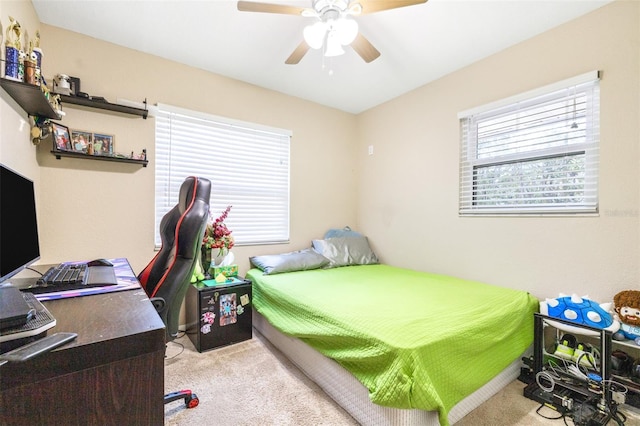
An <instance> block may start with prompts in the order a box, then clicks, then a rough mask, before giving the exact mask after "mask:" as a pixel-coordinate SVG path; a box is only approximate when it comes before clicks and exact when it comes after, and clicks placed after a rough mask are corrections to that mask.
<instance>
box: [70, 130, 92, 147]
mask: <svg viewBox="0 0 640 426" xmlns="http://www.w3.org/2000/svg"><path fill="white" fill-rule="evenodd" d="M92 142H93V133H91V132H86V131H84V130H71V150H72V151H75V152H87V150H88V148H89V145H90V144H91V143H92Z"/></svg>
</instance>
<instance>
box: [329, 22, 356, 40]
mask: <svg viewBox="0 0 640 426" xmlns="http://www.w3.org/2000/svg"><path fill="white" fill-rule="evenodd" d="M333 28H334V30H335V33H336V36H337V37H338V40H340V44H342V45H343V46H347V45H349V44H351V43H352V42H353V40H355V39H356V36H357V35H358V23H357V22H356V21H355V20H354V19H349V18H340V19H338V20H337V21H335V22H334V25H333Z"/></svg>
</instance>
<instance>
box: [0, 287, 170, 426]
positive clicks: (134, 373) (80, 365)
mask: <svg viewBox="0 0 640 426" xmlns="http://www.w3.org/2000/svg"><path fill="white" fill-rule="evenodd" d="M12 281H14V280H12ZM43 304H44V305H45V306H46V307H47V309H48V310H49V311H50V312H51V314H52V315H53V316H54V317H55V318H56V321H57V324H56V326H55V327H53V328H51V329H50V330H49V331H48V333H49V334H52V333H56V332H60V331H69V332H75V333H78V337H77V339H76V340H74V341H73V342H71V343H68V344H66V345H64V346H62V347H60V348H58V349H55V350H54V351H52V352H50V353H47V354H44V355H41V356H39V357H36V358H34V359H32V360H30V361H27V362H24V363H7V364H4V365H2V366H0V425H2V426H4V425H49V424H55V425H162V424H163V422H164V419H163V417H164V402H163V395H164V353H165V341H164V339H165V331H164V324H163V323H162V320H161V319H160V317H159V315H158V314H157V313H156V311H155V309H154V308H153V306H152V305H151V302H150V301H149V299H148V298H147V296H146V294H145V292H144V290H142V289H139V290H127V291H121V292H114V293H107V294H100V295H94V296H85V297H76V298H69V299H59V300H51V301H47V302H43Z"/></svg>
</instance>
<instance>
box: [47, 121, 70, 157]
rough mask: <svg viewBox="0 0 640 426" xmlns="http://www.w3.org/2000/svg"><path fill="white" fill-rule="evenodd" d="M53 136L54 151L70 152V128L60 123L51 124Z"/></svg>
mask: <svg viewBox="0 0 640 426" xmlns="http://www.w3.org/2000/svg"><path fill="white" fill-rule="evenodd" d="M51 135H52V139H53V149H54V151H70V150H71V136H70V134H69V128H68V127H67V126H65V125H63V124H60V123H54V122H53V121H52V122H51Z"/></svg>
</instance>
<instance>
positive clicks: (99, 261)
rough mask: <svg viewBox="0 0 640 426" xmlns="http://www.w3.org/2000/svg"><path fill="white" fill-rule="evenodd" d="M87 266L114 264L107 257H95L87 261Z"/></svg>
mask: <svg viewBox="0 0 640 426" xmlns="http://www.w3.org/2000/svg"><path fill="white" fill-rule="evenodd" d="M87 266H113V263H111V262H109V261H108V260H107V259H95V260H91V261H89V262H87Z"/></svg>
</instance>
